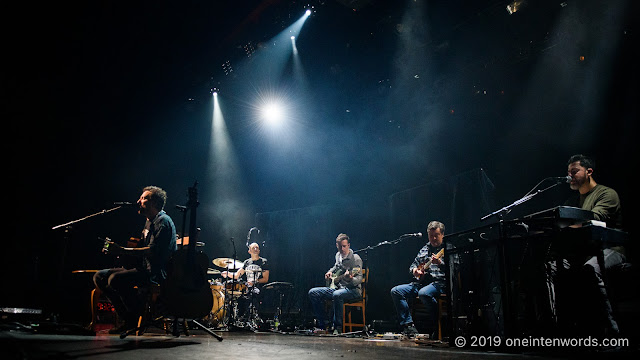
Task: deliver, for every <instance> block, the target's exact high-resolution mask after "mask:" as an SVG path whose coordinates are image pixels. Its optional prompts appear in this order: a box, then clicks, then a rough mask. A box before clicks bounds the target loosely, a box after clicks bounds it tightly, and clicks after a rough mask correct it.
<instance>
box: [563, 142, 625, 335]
mask: <svg viewBox="0 0 640 360" xmlns="http://www.w3.org/2000/svg"><path fill="white" fill-rule="evenodd" d="M594 172H595V163H594V161H593V159H591V158H589V157H587V156H584V155H580V154H578V155H573V156H572V157H571V158H570V159H569V161H568V162H567V173H568V175H569V176H571V182H570V185H569V187H570V188H571V190H575V191H577V194H576V195H575V197H574V198H572V199H569V200H568V201H567V203H566V204H565V205H569V206H575V207H579V208H582V209H584V210H589V211H591V212H593V216H594V218H595V219H596V220H599V221H603V222H606V224H607V227H609V228H621V227H622V213H621V208H620V198H619V197H618V193H617V192H616V191H615V190H614V189H612V188H610V187H607V186H604V185H601V184H598V183H597V182H596V181H595V179H594V177H593V173H594ZM603 253H604V267H605V270H608V269H612V268H614V267H616V266H620V265H622V264H623V263H625V262H626V257H625V251H624V248H623V247H612V248H607V249H604V250H603ZM576 261H579V262H580V263H582V261H584V260H583V259H577V260H576ZM576 261H569V262H568V263H565V267H570V265H574V266H576V265H577V264H576ZM582 270H583V271H584V274H586V277H587V279H585V280H587V282H588V285H589V286H593V287H594V288H595V290H594V291H593V295H592V296H593V297H594V298H595V299H594V300H595V302H596V304H597V305H596V306H597V309H595V310H596V311H595V313H594V315H595V318H594V319H592V320H595V321H594V322H593V323H595V324H598V325H597V326H598V327H602V330H603V331H604V335H615V334H618V333H619V329H618V324H617V322H616V320H615V319H614V317H613V311H612V308H611V303H610V301H609V297H608V295H607V289H606V287H605V283H604V281H603V277H602V269H601V268H600V265H599V264H598V260H597V258H596V257H595V256H593V257H591V258H590V259H588V260H587V261H586V262H584V264H583V266H582ZM570 281H571V280H570ZM587 290H589V289H587ZM589 294H592V293H591V292H589Z"/></svg>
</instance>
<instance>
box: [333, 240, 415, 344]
mask: <svg viewBox="0 0 640 360" xmlns="http://www.w3.org/2000/svg"><path fill="white" fill-rule="evenodd" d="M412 237H416V235H415V234H404V235H401V236H400V237H399V238H397V239H395V240H392V241H382V242H379V243H378V244H376V245H373V246H371V245H369V246H367V247H365V248H362V249H359V250H356V251H354V252H353V253H354V254H358V253H364V255H363V261H362V266H363V267H364V268H365V269H367V261H368V258H369V250H374V249H377V248H378V247H381V246H383V245H396V244H399V243H401V242H402V241H404V240H406V239H408V238H412ZM367 285H368V284H367ZM365 286H366V285H365ZM363 300H364V301H365V302H366V301H367V299H366V298H365V299H363ZM350 335H356V336H357V335H361V336H363V337H365V338H369V337H371V334H370V333H369V329H368V327H367V324H364V327H363V328H362V330H360V331H352V332H348V333H343V334H342V336H350Z"/></svg>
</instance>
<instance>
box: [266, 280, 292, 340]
mask: <svg viewBox="0 0 640 360" xmlns="http://www.w3.org/2000/svg"><path fill="white" fill-rule="evenodd" d="M292 288H293V284H292V283H289V282H282V281H275V282H271V283H268V284H267V285H265V286H264V288H263V289H264V290H275V291H276V292H277V293H278V306H277V307H276V311H275V313H274V314H273V326H274V327H275V330H278V327H279V326H280V318H281V317H282V300H283V299H284V292H285V291H286V290H289V289H292Z"/></svg>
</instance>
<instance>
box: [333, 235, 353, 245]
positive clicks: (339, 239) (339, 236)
mask: <svg viewBox="0 0 640 360" xmlns="http://www.w3.org/2000/svg"><path fill="white" fill-rule="evenodd" d="M342 240H347V242H348V243H351V241H350V239H349V235H347V234H344V233H340V234H339V235H338V237H337V238H336V242H342Z"/></svg>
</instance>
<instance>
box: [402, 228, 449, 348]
mask: <svg viewBox="0 0 640 360" xmlns="http://www.w3.org/2000/svg"><path fill="white" fill-rule="evenodd" d="M427 236H428V238H429V242H428V243H427V244H426V245H425V246H424V247H422V249H420V251H419V252H418V255H417V256H416V258H415V259H414V260H413V263H411V266H409V272H410V273H411V275H412V276H413V278H414V280H413V281H412V282H411V283H409V284H404V285H398V286H395V287H394V288H393V289H391V298H392V299H393V304H394V306H395V308H396V313H397V315H398V321H399V322H400V326H401V327H402V328H403V330H402V332H403V333H404V334H405V335H407V336H409V337H413V336H415V335H417V334H418V330H417V329H416V327H415V325H414V324H413V318H412V317H411V313H410V312H409V304H408V302H407V300H409V299H414V298H415V297H416V295H417V296H418V297H419V298H420V301H422V303H423V304H424V305H425V307H426V308H427V311H428V314H429V326H428V328H427V329H426V330H427V334H433V333H434V332H435V329H436V324H437V315H438V306H437V305H438V301H437V298H438V296H439V295H440V294H442V293H444V291H445V289H446V283H445V273H444V270H445V268H444V260H443V259H444V257H443V254H444V244H443V243H442V239H443V238H444V224H443V223H441V222H439V221H432V222H430V223H429V225H428V226H427Z"/></svg>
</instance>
